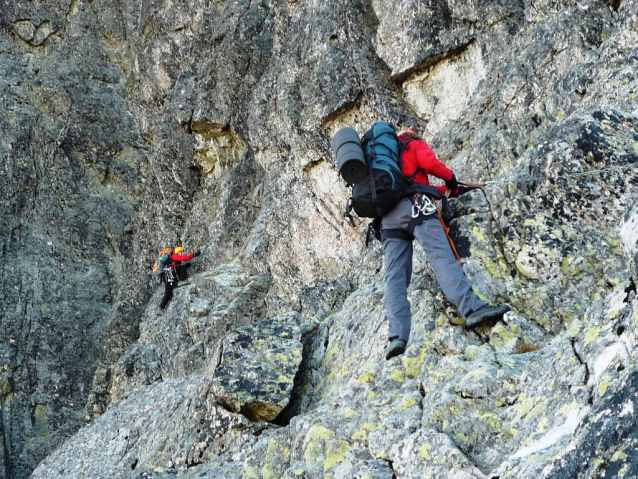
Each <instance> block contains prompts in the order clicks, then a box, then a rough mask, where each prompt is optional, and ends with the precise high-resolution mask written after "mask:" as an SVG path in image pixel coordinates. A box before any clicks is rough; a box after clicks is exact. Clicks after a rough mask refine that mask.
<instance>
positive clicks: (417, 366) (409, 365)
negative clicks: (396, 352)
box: [403, 348, 428, 379]
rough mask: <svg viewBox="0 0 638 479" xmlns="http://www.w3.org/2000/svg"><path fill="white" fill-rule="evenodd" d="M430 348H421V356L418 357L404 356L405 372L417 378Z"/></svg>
mask: <svg viewBox="0 0 638 479" xmlns="http://www.w3.org/2000/svg"><path fill="white" fill-rule="evenodd" d="M427 353H428V350H427V349H426V348H421V350H420V353H419V356H418V357H416V358H411V357H407V356H406V357H404V358H403V366H405V374H406V375H407V376H408V377H410V378H413V379H415V378H416V377H417V376H418V375H419V373H420V372H421V366H423V363H424V362H425V357H426V356H427Z"/></svg>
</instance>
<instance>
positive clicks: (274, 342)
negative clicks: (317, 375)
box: [209, 313, 303, 421]
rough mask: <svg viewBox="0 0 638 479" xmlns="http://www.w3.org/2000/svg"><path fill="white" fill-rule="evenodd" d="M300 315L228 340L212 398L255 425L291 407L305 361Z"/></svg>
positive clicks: (214, 376)
mask: <svg viewBox="0 0 638 479" xmlns="http://www.w3.org/2000/svg"><path fill="white" fill-rule="evenodd" d="M298 317H299V315H298V314H296V313H292V314H284V315H281V316H278V317H276V318H273V319H267V320H264V321H261V322H259V323H257V324H255V325H251V326H245V327H242V328H239V329H237V330H235V331H234V332H233V333H231V334H229V335H228V336H226V337H225V338H224V339H223V340H222V341H221V344H220V346H219V350H218V363H217V364H215V366H214V367H212V368H211V371H210V377H211V380H210V381H211V382H210V387H209V394H212V395H213V396H214V397H215V399H216V400H217V402H218V403H219V404H222V405H224V406H225V407H227V408H228V409H229V410H230V411H232V412H235V413H241V414H243V415H244V416H246V417H247V418H248V419H250V420H251V421H272V420H274V419H275V418H277V416H278V415H279V413H281V411H283V410H284V408H285V407H286V406H287V405H288V403H289V401H290V397H291V394H292V388H293V384H294V380H295V376H296V374H297V370H298V369H299V364H300V363H301V359H302V349H303V346H302V344H301V342H300V339H301V330H300V328H299V325H298V324H297V321H298Z"/></svg>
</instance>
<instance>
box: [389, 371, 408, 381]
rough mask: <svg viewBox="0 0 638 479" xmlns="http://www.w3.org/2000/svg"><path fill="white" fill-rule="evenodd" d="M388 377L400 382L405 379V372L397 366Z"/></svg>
mask: <svg viewBox="0 0 638 479" xmlns="http://www.w3.org/2000/svg"><path fill="white" fill-rule="evenodd" d="M390 377H391V378H392V379H394V380H395V381H396V382H398V383H402V382H403V381H405V373H404V372H403V370H402V369H399V368H397V369H395V370H394V372H393V373H392V375H391V376H390Z"/></svg>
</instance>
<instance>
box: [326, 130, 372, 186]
mask: <svg viewBox="0 0 638 479" xmlns="http://www.w3.org/2000/svg"><path fill="white" fill-rule="evenodd" d="M330 146H331V147H332V151H334V153H335V156H336V157H337V165H338V166H339V174H340V175H341V177H342V178H343V179H344V180H346V181H347V182H348V183H350V184H351V185H356V184H357V183H359V182H360V181H361V180H363V179H364V178H365V177H366V176H367V175H368V168H367V166H366V160H365V157H364V156H363V148H362V146H361V141H360V140H359V134H358V133H357V131H356V130H355V129H353V128H342V129H341V130H339V131H338V132H337V133H336V134H335V136H334V138H333V139H332V143H331V144H330Z"/></svg>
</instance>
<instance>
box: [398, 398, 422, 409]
mask: <svg viewBox="0 0 638 479" xmlns="http://www.w3.org/2000/svg"><path fill="white" fill-rule="evenodd" d="M415 404H419V401H417V400H416V399H415V398H408V399H406V400H405V401H404V402H403V404H402V405H401V409H402V410H404V411H405V410H407V409H410V408H411V407H412V406H414V405H415Z"/></svg>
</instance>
